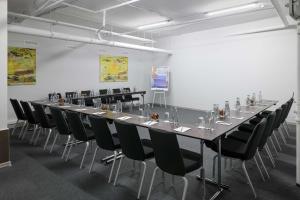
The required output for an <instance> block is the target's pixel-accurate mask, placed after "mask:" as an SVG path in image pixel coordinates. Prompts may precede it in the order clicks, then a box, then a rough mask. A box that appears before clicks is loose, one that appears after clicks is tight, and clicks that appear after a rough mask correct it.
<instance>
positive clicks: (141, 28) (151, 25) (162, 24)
mask: <svg viewBox="0 0 300 200" xmlns="http://www.w3.org/2000/svg"><path fill="white" fill-rule="evenodd" d="M170 22H171V21H170V20H167V21H162V22H157V23H154V24H147V25H143V26H139V27H138V29H139V30H144V29H150V28H154V27H160V26H164V25H166V24H169V23H170Z"/></svg>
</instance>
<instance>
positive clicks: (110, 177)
mask: <svg viewBox="0 0 300 200" xmlns="http://www.w3.org/2000/svg"><path fill="white" fill-rule="evenodd" d="M117 156H118V152H117V151H114V160H113V164H112V166H111V169H110V173H109V178H108V183H110V182H111V179H112V174H113V171H114V169H115V164H116V160H117Z"/></svg>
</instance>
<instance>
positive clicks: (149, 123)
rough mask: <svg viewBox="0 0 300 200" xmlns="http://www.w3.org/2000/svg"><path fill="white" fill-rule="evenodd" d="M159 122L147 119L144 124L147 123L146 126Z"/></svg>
mask: <svg viewBox="0 0 300 200" xmlns="http://www.w3.org/2000/svg"><path fill="white" fill-rule="evenodd" d="M157 123H158V122H156V121H147V122H144V123H143V125H146V126H152V125H154V124H157Z"/></svg>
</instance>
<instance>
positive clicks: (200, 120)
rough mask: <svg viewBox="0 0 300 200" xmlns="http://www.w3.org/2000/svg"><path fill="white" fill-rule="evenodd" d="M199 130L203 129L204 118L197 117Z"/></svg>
mask: <svg viewBox="0 0 300 200" xmlns="http://www.w3.org/2000/svg"><path fill="white" fill-rule="evenodd" d="M198 122H199V128H205V120H204V117H198Z"/></svg>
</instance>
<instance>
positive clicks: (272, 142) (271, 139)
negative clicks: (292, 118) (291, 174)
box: [269, 136, 278, 156]
mask: <svg viewBox="0 0 300 200" xmlns="http://www.w3.org/2000/svg"><path fill="white" fill-rule="evenodd" d="M269 138H270V141H271V144H272V147H273V149H274V151H275V154H276V156H278V151H277V148H276V146H275V144H274V141H273V138H272V137H271V136H270V137H269Z"/></svg>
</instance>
